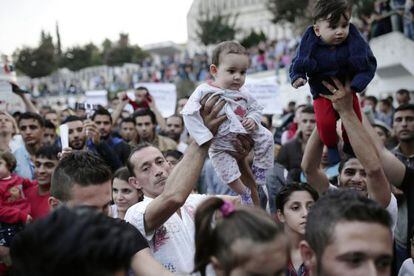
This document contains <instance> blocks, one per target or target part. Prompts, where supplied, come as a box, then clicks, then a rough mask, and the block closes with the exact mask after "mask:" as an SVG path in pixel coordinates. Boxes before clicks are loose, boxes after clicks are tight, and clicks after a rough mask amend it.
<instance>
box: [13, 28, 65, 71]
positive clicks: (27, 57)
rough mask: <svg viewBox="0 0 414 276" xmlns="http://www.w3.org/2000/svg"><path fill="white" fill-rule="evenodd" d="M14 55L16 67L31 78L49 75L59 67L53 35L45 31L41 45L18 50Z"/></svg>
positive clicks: (41, 36) (42, 34)
mask: <svg viewBox="0 0 414 276" xmlns="http://www.w3.org/2000/svg"><path fill="white" fill-rule="evenodd" d="M14 57H15V60H16V64H15V65H16V69H17V70H18V71H20V72H22V73H24V74H25V75H27V76H29V77H31V78H38V77H43V76H47V75H49V74H51V73H52V72H53V71H54V70H55V69H56V68H57V59H56V51H55V47H54V45H53V39H52V36H51V35H50V34H46V33H45V32H43V31H42V32H41V34H40V43H39V47H37V48H30V47H25V48H23V49H21V50H17V51H16V52H15V53H14Z"/></svg>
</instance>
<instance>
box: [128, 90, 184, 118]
mask: <svg viewBox="0 0 414 276" xmlns="http://www.w3.org/2000/svg"><path fill="white" fill-rule="evenodd" d="M140 86H143V87H146V88H147V89H148V91H149V92H150V94H151V96H152V97H153V98H154V100H155V104H156V106H157V108H158V110H159V111H160V112H161V114H162V116H163V117H164V118H167V117H169V116H171V115H174V113H175V105H176V102H177V92H176V87H175V85H174V84H171V83H152V82H147V83H138V84H136V85H135V88H137V87H140Z"/></svg>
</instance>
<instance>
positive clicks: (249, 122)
mask: <svg viewBox="0 0 414 276" xmlns="http://www.w3.org/2000/svg"><path fill="white" fill-rule="evenodd" d="M242 125H243V127H244V128H245V129H246V130H247V131H249V132H250V131H253V130H255V129H256V127H257V126H256V122H255V121H254V120H253V119H252V118H244V119H243V121H242Z"/></svg>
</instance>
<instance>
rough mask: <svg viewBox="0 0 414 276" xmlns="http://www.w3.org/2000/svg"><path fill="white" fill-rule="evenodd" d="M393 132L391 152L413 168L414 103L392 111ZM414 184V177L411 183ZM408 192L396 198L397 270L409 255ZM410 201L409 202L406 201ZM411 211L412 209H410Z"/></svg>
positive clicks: (411, 199)
mask: <svg viewBox="0 0 414 276" xmlns="http://www.w3.org/2000/svg"><path fill="white" fill-rule="evenodd" d="M393 129H394V134H395V136H396V138H397V141H398V143H399V144H398V145H397V146H396V147H395V148H394V149H393V150H392V153H393V154H394V155H395V156H396V157H397V158H398V159H399V160H400V161H401V162H402V163H404V164H405V165H406V166H407V167H409V168H411V169H414V105H413V104H403V105H401V106H399V107H398V108H397V109H396V110H395V112H394V121H393ZM413 184H414V179H412V181H411V185H413ZM407 196H410V194H409V193H408V194H401V195H399V196H398V197H397V198H398V205H399V207H398V211H399V212H398V223H397V228H396V231H395V248H396V254H395V260H396V265H397V266H396V269H397V270H398V269H399V267H400V266H401V265H402V263H403V262H404V261H405V259H407V258H408V257H409V256H410V246H409V243H408V240H409V237H408V233H409V231H410V229H411V228H409V227H410V226H411V225H412V222H410V226H409V225H408V216H407V214H408V209H407V207H408V204H410V205H411V204H412V203H413V202H412V201H413V200H414V198H412V197H411V198H407ZM408 201H410V202H408ZM411 211H412V210H411Z"/></svg>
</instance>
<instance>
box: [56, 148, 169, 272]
mask: <svg viewBox="0 0 414 276" xmlns="http://www.w3.org/2000/svg"><path fill="white" fill-rule="evenodd" d="M111 180H112V174H111V170H110V168H109V167H108V166H107V165H106V164H105V162H104V161H103V160H102V159H101V158H99V157H98V156H97V155H95V154H94V153H92V152H90V151H74V152H71V153H69V154H68V155H67V156H65V157H64V158H63V159H62V160H60V162H59V164H58V166H57V167H56V169H55V171H54V173H53V176H52V184H51V188H50V198H49V204H50V206H51V207H52V208H53V209H56V208H57V207H59V206H62V205H65V206H68V207H76V206H89V207H91V208H94V209H96V210H98V211H100V212H102V213H104V214H108V207H109V205H110V204H111V202H112V196H111ZM107 234H108V233H106V232H103V235H104V236H106V235H107ZM136 238H137V239H142V236H137V237H136ZM108 261H109V262H110V261H111V260H108ZM133 270H134V272H135V273H136V274H137V275H154V276H155V275H164V274H165V273H166V271H165V270H164V269H163V268H162V267H161V265H160V264H158V263H157V262H156V261H155V260H154V259H153V257H152V256H151V254H150V251H149V249H148V247H147V246H145V248H141V249H140V250H139V251H138V252H137V253H136V254H135V256H134V264H133Z"/></svg>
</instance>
